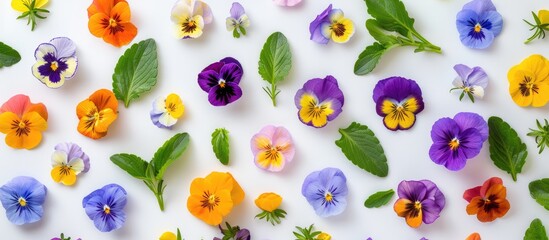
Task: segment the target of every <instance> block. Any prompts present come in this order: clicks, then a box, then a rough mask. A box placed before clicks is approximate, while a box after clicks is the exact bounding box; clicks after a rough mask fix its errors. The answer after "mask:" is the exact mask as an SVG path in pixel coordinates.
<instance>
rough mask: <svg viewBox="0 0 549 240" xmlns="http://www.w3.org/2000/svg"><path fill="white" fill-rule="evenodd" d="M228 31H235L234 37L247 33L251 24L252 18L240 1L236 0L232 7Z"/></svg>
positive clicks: (228, 19) (228, 20)
mask: <svg viewBox="0 0 549 240" xmlns="http://www.w3.org/2000/svg"><path fill="white" fill-rule="evenodd" d="M226 24H227V31H229V32H233V37H235V38H239V37H240V35H241V34H242V35H246V28H247V27H249V26H250V19H249V18H248V15H246V12H245V11H244V8H243V7H242V5H240V3H237V2H234V3H233V5H232V7H231V16H230V17H228V18H227V22H226Z"/></svg>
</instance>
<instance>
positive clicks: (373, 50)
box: [354, 42, 387, 75]
mask: <svg viewBox="0 0 549 240" xmlns="http://www.w3.org/2000/svg"><path fill="white" fill-rule="evenodd" d="M386 50H387V48H386V47H385V46H383V45H381V44H379V43H378V42H374V44H372V45H370V46H368V47H366V49H365V50H364V51H363V52H362V53H360V55H359V56H358V59H357V60H356V62H355V69H354V72H355V74H356V75H365V74H368V73H370V72H371V71H372V70H374V68H375V67H376V65H377V63H378V62H379V59H381V56H382V55H383V54H384V53H385V51H386Z"/></svg>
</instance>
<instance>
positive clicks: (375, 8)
mask: <svg viewBox="0 0 549 240" xmlns="http://www.w3.org/2000/svg"><path fill="white" fill-rule="evenodd" d="M365 1H366V7H367V8H368V13H369V14H370V15H372V17H374V18H375V19H377V21H378V22H379V25H380V26H381V27H382V28H383V29H386V30H388V31H395V32H398V33H400V34H401V35H402V36H408V35H409V34H410V32H413V31H415V30H414V19H413V18H411V17H410V16H408V12H407V11H406V7H405V6H404V4H403V3H402V2H401V1H400V0H365Z"/></svg>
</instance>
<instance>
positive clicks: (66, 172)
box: [59, 165, 71, 176]
mask: <svg viewBox="0 0 549 240" xmlns="http://www.w3.org/2000/svg"><path fill="white" fill-rule="evenodd" d="M59 172H60V173H61V175H64V176H68V175H70V174H71V167H70V166H68V165H63V166H61V169H59Z"/></svg>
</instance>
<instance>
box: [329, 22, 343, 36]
mask: <svg viewBox="0 0 549 240" xmlns="http://www.w3.org/2000/svg"><path fill="white" fill-rule="evenodd" d="M330 29H331V30H332V31H333V32H334V33H335V35H336V36H338V37H341V36H343V34H345V30H346V29H345V25H343V24H342V23H338V22H336V23H333V24H332V25H331V26H330Z"/></svg>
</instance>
